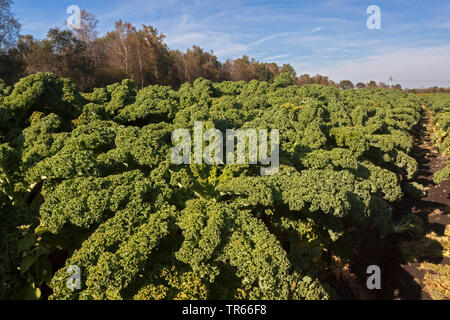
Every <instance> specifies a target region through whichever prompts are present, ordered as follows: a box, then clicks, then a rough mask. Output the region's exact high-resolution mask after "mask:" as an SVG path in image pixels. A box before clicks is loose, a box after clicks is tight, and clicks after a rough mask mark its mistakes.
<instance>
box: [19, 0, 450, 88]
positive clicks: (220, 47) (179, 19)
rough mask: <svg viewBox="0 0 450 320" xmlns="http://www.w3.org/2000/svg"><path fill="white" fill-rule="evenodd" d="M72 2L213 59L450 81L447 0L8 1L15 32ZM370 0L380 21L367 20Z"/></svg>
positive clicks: (359, 76)
mask: <svg viewBox="0 0 450 320" xmlns="http://www.w3.org/2000/svg"><path fill="white" fill-rule="evenodd" d="M70 5H78V6H79V7H80V8H81V9H86V10H87V11H88V12H90V13H93V14H94V15H95V16H96V17H97V19H98V20H99V25H98V31H99V34H100V35H102V34H104V33H106V32H107V31H109V30H112V29H113V28H114V22H115V21H116V20H119V19H122V20H125V21H128V22H131V23H132V24H133V25H135V26H141V25H142V24H146V25H152V26H154V27H156V28H157V29H158V30H159V31H160V32H161V33H163V34H164V35H166V43H167V44H168V46H169V48H171V49H180V50H186V49H187V48H190V47H192V45H194V44H195V45H199V46H200V47H202V48H203V49H205V50H208V51H210V50H212V51H213V52H214V53H215V55H216V56H217V57H218V58H219V59H220V60H221V61H225V60H226V59H228V58H231V59H234V58H237V57H240V56H242V55H244V54H245V55H248V56H250V57H251V58H255V59H256V60H258V61H262V62H276V63H278V64H280V65H282V64H284V63H290V64H291V65H292V66H293V67H294V68H295V70H296V71H297V74H304V73H308V74H310V75H315V74H317V73H319V74H323V75H327V76H329V77H330V78H331V79H333V80H335V81H340V80H344V79H349V80H351V81H352V82H354V83H357V82H368V81H370V80H375V81H377V82H380V81H383V82H386V83H387V82H388V78H389V77H391V76H392V78H393V79H394V81H393V82H394V84H397V83H399V84H401V85H402V87H404V88H420V87H429V86H441V87H450V1H448V0H430V1H423V0H420V1H417V0H371V1H355V0H323V1H322V0H315V1H309V0H296V1H285V0H272V1H268V0H260V1H254V0H249V1H244V0H241V1H237V0H225V1H217V0H216V1H212V0H188V1H179V0H108V1H97V0H69V1H66V0H14V4H13V6H12V11H13V13H14V14H15V15H16V17H17V18H18V20H19V22H20V23H21V24H22V31H21V34H31V35H33V36H34V37H36V38H44V37H45V35H46V33H47V31H48V29H49V28H51V27H55V26H58V27H60V28H64V27H65V21H66V20H67V19H68V17H69V16H70V14H68V13H67V12H66V10H67V7H68V6H70ZM370 5H377V6H378V7H379V8H380V12H381V19H380V20H381V29H369V28H368V27H367V20H368V18H370V16H371V13H367V8H368V7H369V6H370Z"/></svg>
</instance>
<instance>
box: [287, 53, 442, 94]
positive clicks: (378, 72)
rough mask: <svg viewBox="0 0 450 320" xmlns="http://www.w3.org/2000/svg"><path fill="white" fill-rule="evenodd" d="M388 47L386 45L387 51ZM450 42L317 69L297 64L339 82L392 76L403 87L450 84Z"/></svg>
mask: <svg viewBox="0 0 450 320" xmlns="http://www.w3.org/2000/svg"><path fill="white" fill-rule="evenodd" d="M387 49H388V48H386V50H387ZM449 61H450V45H444V46H436V47H428V48H412V47H411V48H402V49H397V50H395V51H392V52H386V53H382V54H377V55H373V56H368V57H366V58H363V59H358V60H353V61H335V62H334V63H333V64H329V65H328V66H316V68H314V67H311V65H308V67H307V69H308V70H306V69H305V67H306V64H305V65H302V64H301V63H298V64H294V67H296V68H298V71H301V72H302V73H311V74H315V73H320V74H324V75H327V76H329V77H330V78H331V79H333V80H335V81H339V80H343V79H349V80H351V81H353V82H355V83H356V82H368V81H370V80H375V81H377V82H379V81H383V82H387V79H388V78H389V77H390V76H392V77H393V78H394V82H395V83H400V84H401V85H402V86H403V87H409V88H413V87H421V86H423V87H429V86H434V85H436V86H445V87H449V86H450V64H449V63H448V62H449Z"/></svg>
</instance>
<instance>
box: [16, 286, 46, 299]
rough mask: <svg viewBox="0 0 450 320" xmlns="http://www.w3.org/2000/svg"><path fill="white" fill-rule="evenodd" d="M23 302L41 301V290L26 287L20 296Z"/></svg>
mask: <svg viewBox="0 0 450 320" xmlns="http://www.w3.org/2000/svg"><path fill="white" fill-rule="evenodd" d="M19 298H20V299H21V300H39V299H40V298H41V290H40V289H39V288H33V287H26V288H25V289H24V290H23V291H22V292H21V293H20V295H19Z"/></svg>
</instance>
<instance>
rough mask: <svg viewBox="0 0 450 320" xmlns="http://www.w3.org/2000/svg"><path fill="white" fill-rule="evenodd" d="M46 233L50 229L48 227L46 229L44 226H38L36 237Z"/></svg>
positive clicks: (35, 230)
mask: <svg viewBox="0 0 450 320" xmlns="http://www.w3.org/2000/svg"><path fill="white" fill-rule="evenodd" d="M46 232H48V229H47V228H46V227H44V226H38V227H37V228H36V229H34V233H35V234H36V235H41V234H43V233H46Z"/></svg>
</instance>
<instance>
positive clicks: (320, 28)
mask: <svg viewBox="0 0 450 320" xmlns="http://www.w3.org/2000/svg"><path fill="white" fill-rule="evenodd" d="M322 29H323V27H322V26H320V27H317V28H314V29H312V30H311V32H310V33H315V32H319V31H320V30H322Z"/></svg>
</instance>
